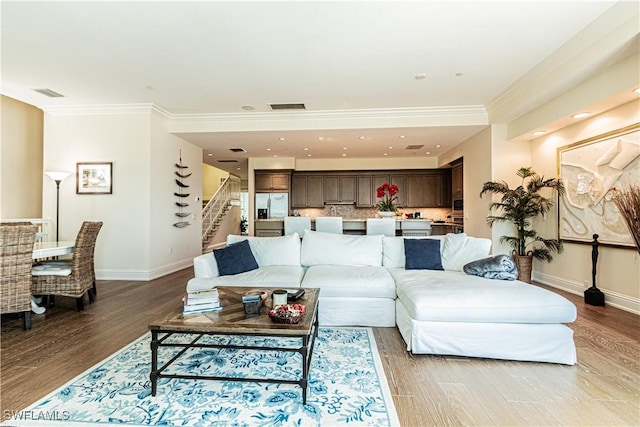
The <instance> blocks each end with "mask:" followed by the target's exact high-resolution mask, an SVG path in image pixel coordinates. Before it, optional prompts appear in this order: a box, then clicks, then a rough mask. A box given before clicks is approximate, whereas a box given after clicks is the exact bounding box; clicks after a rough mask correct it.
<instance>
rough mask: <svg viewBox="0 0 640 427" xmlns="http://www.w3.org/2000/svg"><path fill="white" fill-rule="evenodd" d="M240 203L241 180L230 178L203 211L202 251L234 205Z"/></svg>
mask: <svg viewBox="0 0 640 427" xmlns="http://www.w3.org/2000/svg"><path fill="white" fill-rule="evenodd" d="M238 203H240V178H238V177H235V176H229V177H228V178H227V179H225V180H224V182H223V183H222V184H221V185H220V188H218V191H216V194H214V195H213V197H212V198H211V200H209V202H208V203H207V204H206V205H205V207H204V208H203V209H202V251H203V252H204V251H206V250H207V248H208V247H209V242H210V241H211V240H212V239H213V237H214V236H215V235H216V233H217V232H218V229H219V227H220V224H221V223H222V221H223V220H224V217H225V215H226V214H227V213H228V212H229V210H230V209H231V206H232V204H238Z"/></svg>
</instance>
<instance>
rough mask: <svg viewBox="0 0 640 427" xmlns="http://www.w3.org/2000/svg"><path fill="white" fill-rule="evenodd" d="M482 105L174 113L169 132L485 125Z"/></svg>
mask: <svg viewBox="0 0 640 427" xmlns="http://www.w3.org/2000/svg"><path fill="white" fill-rule="evenodd" d="M487 124H488V114H487V111H486V109H485V107H484V106H482V105H465V106H444V107H424V108H387V109H366V110H327V111H296V112H283V111H278V112H266V113H265V112H248V113H230V114H174V115H172V116H171V119H170V121H169V130H170V132H174V133H175V132H224V131H234V130H243V131H250V130H255V131H257V130H282V129H291V130H307V129H353V128H383V127H419V126H465V125H466V126H471V125H487Z"/></svg>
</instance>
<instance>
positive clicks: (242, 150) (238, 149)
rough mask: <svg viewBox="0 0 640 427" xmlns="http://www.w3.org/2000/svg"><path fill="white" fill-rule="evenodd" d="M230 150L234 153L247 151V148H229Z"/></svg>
mask: <svg viewBox="0 0 640 427" xmlns="http://www.w3.org/2000/svg"><path fill="white" fill-rule="evenodd" d="M229 151H233V152H234V153H246V152H247V150H245V149H244V148H239V147H238V148H229Z"/></svg>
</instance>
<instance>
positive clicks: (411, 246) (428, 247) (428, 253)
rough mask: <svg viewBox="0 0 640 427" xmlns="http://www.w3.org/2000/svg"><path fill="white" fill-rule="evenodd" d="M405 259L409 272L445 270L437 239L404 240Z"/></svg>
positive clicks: (405, 266)
mask: <svg viewBox="0 0 640 427" xmlns="http://www.w3.org/2000/svg"><path fill="white" fill-rule="evenodd" d="M404 257H405V265H404V268H405V269H407V270H444V268H442V261H441V257H440V240H437V239H404Z"/></svg>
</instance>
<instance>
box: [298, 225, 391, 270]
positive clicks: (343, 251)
mask: <svg viewBox="0 0 640 427" xmlns="http://www.w3.org/2000/svg"><path fill="white" fill-rule="evenodd" d="M300 260H301V262H302V265H305V266H311V265H349V266H363V265H368V266H381V265H382V236H381V235H380V236H356V235H349V234H334V233H323V232H319V231H310V230H307V231H305V233H304V239H302V252H301V257H300Z"/></svg>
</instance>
